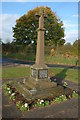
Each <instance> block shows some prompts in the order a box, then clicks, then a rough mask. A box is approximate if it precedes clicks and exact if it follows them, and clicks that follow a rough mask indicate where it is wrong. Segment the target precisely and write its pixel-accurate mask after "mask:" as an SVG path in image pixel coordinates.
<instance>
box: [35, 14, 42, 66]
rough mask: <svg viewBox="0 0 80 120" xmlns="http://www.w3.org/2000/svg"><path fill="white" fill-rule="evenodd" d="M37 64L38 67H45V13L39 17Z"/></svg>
mask: <svg viewBox="0 0 80 120" xmlns="http://www.w3.org/2000/svg"><path fill="white" fill-rule="evenodd" d="M36 65H37V66H38V67H43V65H44V16H43V15H41V16H40V17H39V28H38V40H37V53H36Z"/></svg>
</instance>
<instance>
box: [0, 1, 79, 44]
mask: <svg viewBox="0 0 80 120" xmlns="http://www.w3.org/2000/svg"><path fill="white" fill-rule="evenodd" d="M6 1H8V0H6ZM17 1H20V2H17ZM23 1H24V0H23ZM25 1H26V0H25ZM0 6H1V12H0V18H1V19H0V23H1V24H0V29H1V27H2V30H0V38H2V40H3V41H4V42H6V41H7V40H9V41H12V40H13V32H12V27H14V26H15V24H16V19H18V18H20V17H21V16H23V15H24V14H27V12H28V11H29V10H31V9H34V8H35V7H37V6H48V7H50V8H51V10H52V11H53V12H56V15H57V17H58V18H61V20H62V21H63V24H64V29H65V37H64V38H65V40H66V43H67V42H70V43H71V44H73V42H74V41H75V40H76V39H78V2H22V1H21V0H15V2H5V0H3V1H2V2H1V3H0Z"/></svg>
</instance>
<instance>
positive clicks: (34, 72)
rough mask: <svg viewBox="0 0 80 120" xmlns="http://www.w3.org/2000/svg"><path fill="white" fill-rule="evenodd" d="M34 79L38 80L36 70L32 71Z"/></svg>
mask: <svg viewBox="0 0 80 120" xmlns="http://www.w3.org/2000/svg"><path fill="white" fill-rule="evenodd" d="M31 75H32V77H34V78H36V70H35V69H32V74H31Z"/></svg>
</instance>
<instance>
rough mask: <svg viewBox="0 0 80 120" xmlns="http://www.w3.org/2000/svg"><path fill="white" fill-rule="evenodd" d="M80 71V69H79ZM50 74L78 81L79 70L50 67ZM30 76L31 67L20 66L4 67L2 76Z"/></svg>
mask: <svg viewBox="0 0 80 120" xmlns="http://www.w3.org/2000/svg"><path fill="white" fill-rule="evenodd" d="M79 72H80V70H79ZM49 75H50V76H56V77H59V78H62V79H63V80H64V79H65V80H70V81H72V82H76V83H77V82H78V70H74V69H68V68H66V69H64V68H50V73H49ZM26 76H30V67H26V66H19V67H8V68H5V67H3V69H2V78H3V79H4V78H19V77H26Z"/></svg>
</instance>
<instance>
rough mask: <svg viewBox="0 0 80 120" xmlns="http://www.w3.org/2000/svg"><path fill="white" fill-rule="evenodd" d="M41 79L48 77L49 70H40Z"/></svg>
mask: <svg viewBox="0 0 80 120" xmlns="http://www.w3.org/2000/svg"><path fill="white" fill-rule="evenodd" d="M38 75H39V79H44V78H48V70H44V69H43V70H39V74H38Z"/></svg>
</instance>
